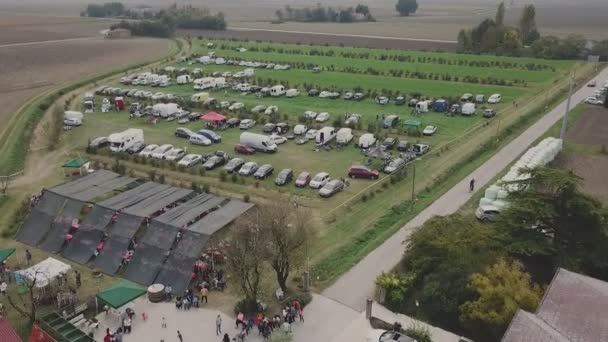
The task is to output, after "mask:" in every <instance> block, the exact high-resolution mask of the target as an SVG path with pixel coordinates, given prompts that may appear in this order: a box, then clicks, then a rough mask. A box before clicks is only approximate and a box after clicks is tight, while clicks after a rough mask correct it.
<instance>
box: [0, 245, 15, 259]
mask: <svg viewBox="0 0 608 342" xmlns="http://www.w3.org/2000/svg"><path fill="white" fill-rule="evenodd" d="M13 253H15V249H14V248H3V249H0V262H3V261H4V260H6V259H8V257H10V256H11V255H12V254H13Z"/></svg>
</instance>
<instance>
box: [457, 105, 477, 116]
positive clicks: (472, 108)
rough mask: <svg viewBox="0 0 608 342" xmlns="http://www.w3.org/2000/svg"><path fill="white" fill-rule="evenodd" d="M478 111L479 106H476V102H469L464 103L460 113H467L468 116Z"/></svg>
mask: <svg viewBox="0 0 608 342" xmlns="http://www.w3.org/2000/svg"><path fill="white" fill-rule="evenodd" d="M476 111H477V108H476V107H475V103H473V102H467V103H465V104H463V105H462V109H461V110H460V114H462V115H466V116H471V115H474V114H475V112H476Z"/></svg>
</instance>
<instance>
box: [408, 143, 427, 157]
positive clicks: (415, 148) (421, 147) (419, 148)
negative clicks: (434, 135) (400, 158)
mask: <svg viewBox="0 0 608 342" xmlns="http://www.w3.org/2000/svg"><path fill="white" fill-rule="evenodd" d="M428 151H429V145H425V144H414V145H412V152H414V153H416V155H417V156H421V155H423V154H425V153H427V152H428Z"/></svg>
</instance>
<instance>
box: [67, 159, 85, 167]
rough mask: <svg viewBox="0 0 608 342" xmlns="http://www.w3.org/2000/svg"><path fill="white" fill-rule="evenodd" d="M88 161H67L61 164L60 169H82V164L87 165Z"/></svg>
mask: <svg viewBox="0 0 608 342" xmlns="http://www.w3.org/2000/svg"><path fill="white" fill-rule="evenodd" d="M88 162H89V161H88V160H86V159H72V160H70V161H68V162H67V163H65V164H63V165H62V167H82V166H83V165H84V164H86V163H88Z"/></svg>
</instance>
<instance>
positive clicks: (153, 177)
mask: <svg viewBox="0 0 608 342" xmlns="http://www.w3.org/2000/svg"><path fill="white" fill-rule="evenodd" d="M148 177H149V178H150V182H154V180H156V170H150V171H148Z"/></svg>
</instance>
